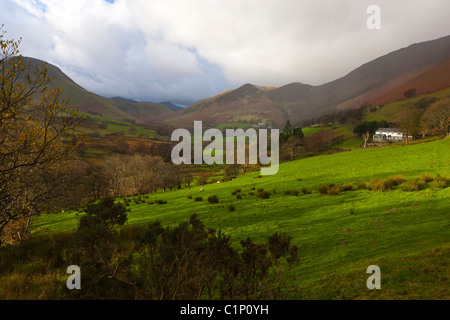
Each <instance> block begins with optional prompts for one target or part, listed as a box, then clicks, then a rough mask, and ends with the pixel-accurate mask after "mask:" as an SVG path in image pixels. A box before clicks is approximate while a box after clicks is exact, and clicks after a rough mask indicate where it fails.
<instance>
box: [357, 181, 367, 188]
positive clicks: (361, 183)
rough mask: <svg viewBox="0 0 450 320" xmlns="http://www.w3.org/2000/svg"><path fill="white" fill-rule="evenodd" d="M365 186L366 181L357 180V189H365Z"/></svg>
mask: <svg viewBox="0 0 450 320" xmlns="http://www.w3.org/2000/svg"><path fill="white" fill-rule="evenodd" d="M366 188H367V183H366V182H365V181H360V182H358V189H359V190H361V189H366Z"/></svg>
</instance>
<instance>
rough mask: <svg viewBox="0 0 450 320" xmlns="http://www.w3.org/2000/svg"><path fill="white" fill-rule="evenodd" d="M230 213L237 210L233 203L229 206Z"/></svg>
mask: <svg viewBox="0 0 450 320" xmlns="http://www.w3.org/2000/svg"><path fill="white" fill-rule="evenodd" d="M228 211H230V212H232V211H236V208H235V207H234V205H233V204H232V203H230V204H229V205H228Z"/></svg>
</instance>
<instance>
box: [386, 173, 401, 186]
mask: <svg viewBox="0 0 450 320" xmlns="http://www.w3.org/2000/svg"><path fill="white" fill-rule="evenodd" d="M384 181H385V182H386V184H387V185H388V186H389V189H390V188H392V187H397V186H399V185H401V184H402V183H403V182H405V181H406V179H404V178H403V176H402V175H400V174H399V175H396V176H390V177H388V178H387V179H386V180H384Z"/></svg>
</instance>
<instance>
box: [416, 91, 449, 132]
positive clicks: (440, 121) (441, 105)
mask: <svg viewBox="0 0 450 320" xmlns="http://www.w3.org/2000/svg"><path fill="white" fill-rule="evenodd" d="M449 119H450V97H446V98H443V99H441V100H439V101H436V102H435V103H433V104H432V105H431V106H430V107H429V108H428V109H427V110H426V111H425V113H424V115H423V116H422V125H423V127H425V128H426V129H427V130H429V131H431V132H432V133H434V134H437V135H442V136H448V135H449V134H450V130H449V123H450V122H449Z"/></svg>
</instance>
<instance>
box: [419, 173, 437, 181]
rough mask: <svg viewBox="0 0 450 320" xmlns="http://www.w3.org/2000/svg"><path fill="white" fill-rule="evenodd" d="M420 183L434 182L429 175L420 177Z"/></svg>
mask: <svg viewBox="0 0 450 320" xmlns="http://www.w3.org/2000/svg"><path fill="white" fill-rule="evenodd" d="M420 178H421V179H422V181H423V182H424V183H428V182H432V181H433V180H434V178H433V177H432V176H431V175H430V174H426V173H425V174H423V175H422V176H421V177H420Z"/></svg>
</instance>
